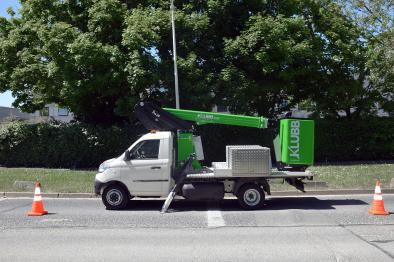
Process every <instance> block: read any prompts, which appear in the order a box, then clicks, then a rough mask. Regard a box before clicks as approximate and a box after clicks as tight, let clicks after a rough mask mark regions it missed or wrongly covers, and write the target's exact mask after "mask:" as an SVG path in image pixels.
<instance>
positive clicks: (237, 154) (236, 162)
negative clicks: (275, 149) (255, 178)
mask: <svg viewBox="0 0 394 262" xmlns="http://www.w3.org/2000/svg"><path fill="white" fill-rule="evenodd" d="M226 156H227V157H226V163H227V166H228V168H229V169H231V170H232V174H233V175H251V174H258V175H269V174H270V169H271V154H270V149H269V148H268V147H262V146H258V145H250V146H249V145H248V146H226Z"/></svg>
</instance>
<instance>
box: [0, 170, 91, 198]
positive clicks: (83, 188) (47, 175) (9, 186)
mask: <svg viewBox="0 0 394 262" xmlns="http://www.w3.org/2000/svg"><path fill="white" fill-rule="evenodd" d="M95 174H96V172H95V171H76V170H63V169H46V168H0V191H4V192H18V191H32V190H22V189H20V188H16V187H14V182H15V181H32V182H34V181H37V180H39V181H40V182H41V190H42V191H43V192H45V193H92V192H93V186H94V176H95Z"/></svg>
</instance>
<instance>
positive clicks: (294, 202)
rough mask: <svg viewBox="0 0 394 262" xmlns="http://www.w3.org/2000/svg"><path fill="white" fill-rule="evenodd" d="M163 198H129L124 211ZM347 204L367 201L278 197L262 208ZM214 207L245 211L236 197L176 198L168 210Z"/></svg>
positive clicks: (156, 204) (152, 205) (149, 206)
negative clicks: (221, 198) (209, 199)
mask: <svg viewBox="0 0 394 262" xmlns="http://www.w3.org/2000/svg"><path fill="white" fill-rule="evenodd" d="M163 203H164V201H163V200H131V201H130V203H129V205H128V206H127V208H126V209H125V211H128V210H129V211H131V210H137V211H154V210H158V211H160V210H161V207H162V205H163ZM347 205H352V206H354V205H368V203H366V202H364V201H362V200H359V199H318V198H316V197H302V198H294V197H280V198H279V197H278V198H272V199H269V200H267V201H266V203H265V205H264V208H262V209H261V211H264V210H287V209H300V210H326V209H335V206H347ZM209 209H216V210H222V211H245V210H243V209H242V208H241V207H240V206H239V204H238V200H236V199H225V200H222V201H220V202H210V201H188V200H181V199H177V200H174V201H173V202H172V204H171V206H170V209H169V212H170V213H171V212H187V211H206V210H209Z"/></svg>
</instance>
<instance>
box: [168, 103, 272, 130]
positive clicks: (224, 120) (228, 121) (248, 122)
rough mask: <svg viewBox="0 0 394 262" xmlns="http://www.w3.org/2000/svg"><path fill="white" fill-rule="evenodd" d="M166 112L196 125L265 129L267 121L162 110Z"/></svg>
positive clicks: (206, 113) (254, 118)
mask: <svg viewBox="0 0 394 262" xmlns="http://www.w3.org/2000/svg"><path fill="white" fill-rule="evenodd" d="M163 109H164V110H166V111H167V112H169V113H171V114H173V115H175V116H177V117H179V118H181V119H183V120H188V121H193V122H196V124H197V125H204V124H223V125H233V126H246V127H255V128H267V127H268V119H267V118H264V117H259V116H258V117H254V116H241V115H232V114H222V113H214V112H203V111H194V110H184V109H173V108H163Z"/></svg>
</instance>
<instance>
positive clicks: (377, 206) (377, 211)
mask: <svg viewBox="0 0 394 262" xmlns="http://www.w3.org/2000/svg"><path fill="white" fill-rule="evenodd" d="M368 213H370V214H372V215H388V214H390V213H389V212H387V211H386V210H385V209H384V201H383V196H382V191H381V190H380V181H379V180H377V181H376V186H375V194H374V195H373V201H372V207H371V209H370V210H369V211H368Z"/></svg>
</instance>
